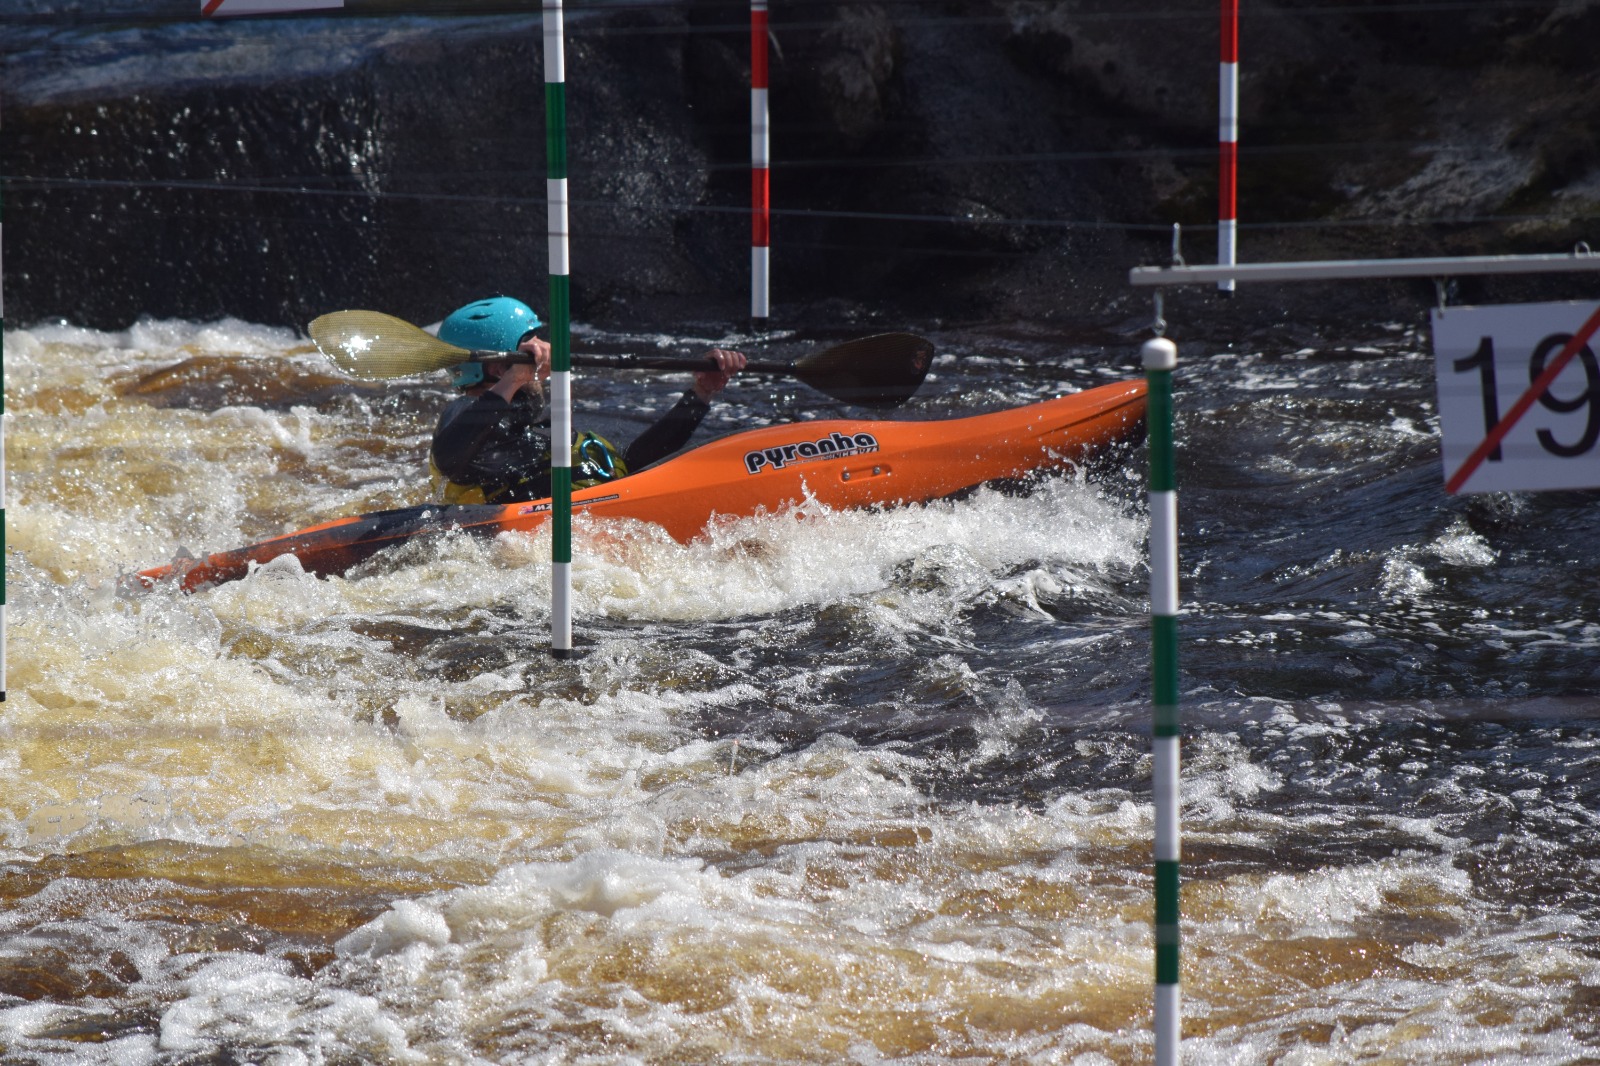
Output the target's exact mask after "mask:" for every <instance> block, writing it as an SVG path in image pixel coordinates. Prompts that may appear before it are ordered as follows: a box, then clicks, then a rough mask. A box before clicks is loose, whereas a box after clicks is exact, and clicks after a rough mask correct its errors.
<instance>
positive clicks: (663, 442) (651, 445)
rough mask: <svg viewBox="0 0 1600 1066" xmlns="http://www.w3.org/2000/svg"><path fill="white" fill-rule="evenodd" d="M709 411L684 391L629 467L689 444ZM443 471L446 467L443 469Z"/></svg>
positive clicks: (631, 454)
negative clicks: (681, 397)
mask: <svg viewBox="0 0 1600 1066" xmlns="http://www.w3.org/2000/svg"><path fill="white" fill-rule="evenodd" d="M709 410H711V405H710V404H708V403H706V402H705V401H703V400H701V399H700V397H698V396H696V395H695V394H694V390H693V389H690V390H688V391H687V392H685V393H684V394H683V399H681V400H679V401H678V402H677V403H676V404H675V405H674V406H673V408H672V410H670V411H668V412H667V413H666V414H664V415H662V416H661V418H660V419H658V420H657V421H656V424H655V425H653V426H651V427H650V428H649V429H647V430H645V431H644V432H643V433H641V434H639V436H638V438H637V439H635V440H634V442H633V443H632V444H630V445H628V451H627V453H626V454H625V455H624V456H623V457H622V458H623V461H624V462H625V463H627V464H628V469H629V470H630V471H633V470H642V469H644V468H645V467H647V466H649V465H650V464H651V463H654V462H656V461H658V460H661V459H665V458H666V457H667V456H669V455H671V454H672V453H673V452H675V451H677V450H678V449H679V448H681V447H683V446H684V445H685V444H688V443H689V438H690V437H692V436H694V431H695V430H696V429H697V428H698V427H699V425H700V420H701V419H703V418H705V416H706V412H707V411H709ZM435 462H437V460H435ZM440 469H441V470H442V469H444V468H443V467H442V466H441V467H440Z"/></svg>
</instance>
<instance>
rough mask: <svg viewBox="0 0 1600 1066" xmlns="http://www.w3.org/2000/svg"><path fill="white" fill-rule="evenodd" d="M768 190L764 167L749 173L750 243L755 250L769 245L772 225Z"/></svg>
mask: <svg viewBox="0 0 1600 1066" xmlns="http://www.w3.org/2000/svg"><path fill="white" fill-rule="evenodd" d="M769 195H770V190H769V188H768V185H767V170H766V168H765V167H761V168H758V169H756V170H752V171H751V172H750V203H751V205H752V207H751V211H750V221H751V224H752V225H751V230H750V243H751V244H753V245H755V246H756V247H757V248H765V247H767V245H768V244H770V243H771V235H772V224H771V222H770V220H769V219H768V211H767V208H768V204H769V200H768V196H769Z"/></svg>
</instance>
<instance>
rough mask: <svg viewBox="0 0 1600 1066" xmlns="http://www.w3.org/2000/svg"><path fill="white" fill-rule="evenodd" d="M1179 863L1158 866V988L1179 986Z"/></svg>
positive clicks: (1159, 862)
mask: <svg viewBox="0 0 1600 1066" xmlns="http://www.w3.org/2000/svg"><path fill="white" fill-rule="evenodd" d="M1178 938H1179V933H1178V863H1177V862H1176V861H1166V862H1162V861H1159V860H1158V861H1157V862H1156V984H1158V985H1175V984H1177V983H1178V958H1179V943H1178Z"/></svg>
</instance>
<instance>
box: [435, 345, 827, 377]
mask: <svg viewBox="0 0 1600 1066" xmlns="http://www.w3.org/2000/svg"><path fill="white" fill-rule="evenodd" d="M571 359H572V365H573V366H592V367H604V368H607V369H610V370H716V369H718V368H717V361H716V360H715V359H712V358H711V357H710V356H705V357H703V358H700V359H677V358H672V357H669V356H660V357H656V356H641V355H574V356H572V357H571ZM533 361H534V357H533V356H532V355H530V354H529V353H527V352H490V351H483V350H481V349H478V350H473V351H470V352H468V353H467V357H466V358H465V359H464V360H463V362H469V363H493V362H504V363H531V362H533ZM744 369H745V370H747V371H751V372H753V373H757V374H793V373H794V372H795V364H794V363H775V362H759V361H755V360H752V361H750V362H748V363H746V364H745V365H744Z"/></svg>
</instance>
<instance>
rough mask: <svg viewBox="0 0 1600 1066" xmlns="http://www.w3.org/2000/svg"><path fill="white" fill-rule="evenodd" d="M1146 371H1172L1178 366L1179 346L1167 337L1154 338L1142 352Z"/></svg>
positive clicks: (1146, 343) (1147, 342) (1146, 344)
mask: <svg viewBox="0 0 1600 1066" xmlns="http://www.w3.org/2000/svg"><path fill="white" fill-rule="evenodd" d="M1140 354H1141V355H1142V356H1143V358H1144V368H1145V369H1146V370H1171V369H1173V368H1174V367H1176V366H1177V365H1178V346H1177V345H1176V344H1174V343H1172V341H1171V340H1169V339H1168V338H1166V337H1152V338H1151V339H1149V340H1147V341H1145V342H1144V347H1143V348H1142V349H1141V350H1140Z"/></svg>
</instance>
